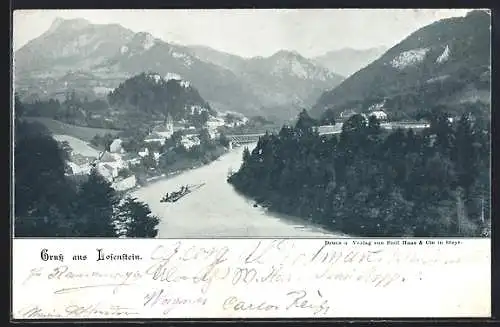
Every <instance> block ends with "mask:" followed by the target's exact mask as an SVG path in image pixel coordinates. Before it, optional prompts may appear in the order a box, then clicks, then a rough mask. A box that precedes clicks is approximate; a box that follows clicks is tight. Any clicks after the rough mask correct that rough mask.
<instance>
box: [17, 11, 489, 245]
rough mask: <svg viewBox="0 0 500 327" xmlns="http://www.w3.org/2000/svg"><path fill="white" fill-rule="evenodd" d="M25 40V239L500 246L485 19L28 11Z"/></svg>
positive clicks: (482, 14) (416, 14)
mask: <svg viewBox="0 0 500 327" xmlns="http://www.w3.org/2000/svg"><path fill="white" fill-rule="evenodd" d="M368 22H369V23H368ZM12 40H13V56H12V57H13V63H12V67H13V73H12V76H13V81H12V85H13V101H12V102H13V110H12V125H13V129H14V130H13V140H12V146H13V163H14V164H13V168H14V169H13V172H12V174H13V181H14V183H13V185H14V189H13V195H12V196H13V203H14V218H13V219H14V220H13V229H14V237H16V238H26V237H27V238H30V237H31V238H34V237H50V238H64V237H67V238H77V237H80V238H89V237H101V238H180V239H181V238H325V237H326V238H329V237H332V238H361V237H363V238H373V237H391V238H400V237H405V238H412V237H413V238H423V237H426V238H427V237H464V238H481V237H486V238H488V237H490V231H491V219H490V208H491V203H490V198H491V187H490V185H491V177H490V170H491V164H490V156H491V150H490V142H491V128H490V124H491V13H490V11H489V10H486V9H484V10H483V9H474V10H472V9H210V10H201V9H200V10H198V9H168V10H159V9H157V10H41V9H38V10H17V11H15V12H14V14H13V38H12Z"/></svg>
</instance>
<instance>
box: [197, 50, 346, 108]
mask: <svg viewBox="0 0 500 327" xmlns="http://www.w3.org/2000/svg"><path fill="white" fill-rule="evenodd" d="M190 49H191V53H192V54H193V55H195V56H196V57H198V58H199V59H201V60H203V61H205V62H209V63H213V64H216V65H218V66H221V67H224V68H226V69H229V70H230V71H232V72H233V73H234V74H235V75H237V76H239V77H240V79H241V81H242V83H243V84H244V85H245V87H247V88H248V89H251V90H252V92H253V93H254V94H255V95H257V97H258V98H259V99H260V100H261V101H262V102H263V103H264V104H265V106H266V107H267V108H268V109H270V110H269V111H272V112H273V113H274V114H275V115H279V116H281V117H295V116H296V115H297V113H298V112H300V110H301V109H302V108H304V107H309V106H311V105H312V104H314V101H315V100H316V99H317V98H318V97H319V96H320V95H321V93H322V92H323V91H325V90H328V89H331V88H333V87H335V86H336V85H338V84H339V83H340V82H341V81H342V80H343V77H342V76H340V75H337V74H335V73H333V72H331V71H330V70H328V69H327V68H324V67H322V66H320V65H318V64H316V63H314V62H313V61H312V60H310V59H307V58H305V57H303V56H302V55H300V54H299V53H297V52H295V51H285V50H281V51H278V52H276V53H275V54H273V55H272V56H270V57H253V58H242V57H239V56H236V55H232V54H228V53H225V52H220V51H217V50H214V49H211V48H209V47H204V46H194V47H191V48H190Z"/></svg>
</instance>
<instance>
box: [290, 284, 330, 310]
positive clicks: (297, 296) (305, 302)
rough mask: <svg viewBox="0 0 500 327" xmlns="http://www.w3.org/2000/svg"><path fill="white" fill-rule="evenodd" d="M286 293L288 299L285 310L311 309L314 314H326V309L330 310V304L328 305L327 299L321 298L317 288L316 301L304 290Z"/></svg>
mask: <svg viewBox="0 0 500 327" xmlns="http://www.w3.org/2000/svg"><path fill="white" fill-rule="evenodd" d="M286 295H287V297H288V298H289V301H290V302H289V304H288V305H287V306H286V310H290V309H311V310H313V314H314V315H318V314H327V313H328V311H329V310H330V306H329V305H328V300H327V299H323V295H322V294H321V292H320V291H319V290H318V291H317V297H319V300H318V299H317V300H316V301H314V300H313V299H312V298H313V296H308V294H307V292H306V291H305V290H299V291H291V292H288V293H287V294H286ZM318 302H320V303H318Z"/></svg>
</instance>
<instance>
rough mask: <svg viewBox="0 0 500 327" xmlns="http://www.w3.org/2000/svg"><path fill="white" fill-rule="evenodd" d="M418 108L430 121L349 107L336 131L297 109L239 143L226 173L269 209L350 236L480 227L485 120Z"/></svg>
mask: <svg viewBox="0 0 500 327" xmlns="http://www.w3.org/2000/svg"><path fill="white" fill-rule="evenodd" d="M423 116H425V118H426V119H428V120H429V121H430V128H428V129H425V130H423V131H420V132H416V131H413V130H401V129H398V130H393V131H385V130H382V129H381V128H380V123H379V122H378V121H377V119H376V118H374V117H370V119H369V120H367V119H366V118H364V117H363V116H361V115H354V116H352V117H350V118H349V119H348V120H347V121H346V122H345V123H344V125H343V129H342V133H341V134H340V135H339V137H337V136H320V135H319V134H317V132H315V129H314V126H315V125H316V124H317V122H316V121H315V120H314V119H312V118H311V117H309V115H308V113H307V112H306V111H303V112H301V113H300V115H299V119H298V120H297V123H296V125H295V126H293V127H290V126H284V127H283V128H282V129H281V131H280V132H279V133H278V134H277V135H274V134H266V135H265V136H263V137H261V138H260V140H259V142H258V144H257V146H256V147H255V149H253V151H251V152H250V151H249V150H248V149H245V151H244V154H243V163H242V166H241V167H240V169H239V171H238V172H236V173H234V174H232V175H231V176H229V178H228V182H230V183H231V184H232V185H233V186H234V187H235V188H236V189H237V190H238V191H240V192H242V193H244V194H245V195H248V196H251V197H253V198H254V199H256V200H257V202H259V203H261V204H262V205H263V206H265V207H268V208H269V209H270V210H275V211H278V212H282V213H285V214H290V215H295V216H299V217H306V218H307V219H308V220H309V221H311V222H314V223H317V224H319V225H322V226H324V227H325V228H327V229H330V230H332V231H340V232H344V233H346V234H349V235H352V236H363V237H372V236H390V237H398V236H415V237H431V236H444V237H445V236H479V235H481V233H483V232H484V231H485V230H487V226H488V225H489V213H490V139H489V137H490V136H489V135H490V128H489V121H488V120H485V119H483V118H482V117H481V116H480V115H476V116H475V115H473V114H470V113H465V114H463V115H462V116H461V117H460V119H457V120H454V121H452V120H451V119H449V118H450V117H449V116H448V115H447V114H445V113H443V112H442V111H438V110H433V111H432V112H428V113H426V115H423Z"/></svg>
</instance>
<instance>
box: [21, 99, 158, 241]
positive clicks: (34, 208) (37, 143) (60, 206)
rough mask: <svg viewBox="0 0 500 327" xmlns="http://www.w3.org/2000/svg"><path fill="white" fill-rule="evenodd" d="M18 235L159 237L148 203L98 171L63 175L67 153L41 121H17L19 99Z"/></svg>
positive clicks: (155, 221) (155, 220) (155, 218)
mask: <svg viewBox="0 0 500 327" xmlns="http://www.w3.org/2000/svg"><path fill="white" fill-rule="evenodd" d="M15 110H16V122H15V127H16V128H15V149H14V151H15V154H14V159H15V160H14V162H15V167H14V173H15V209H14V210H15V212H14V217H15V222H14V226H15V236H16V237H121V236H125V237H155V236H156V235H157V232H158V231H157V230H156V225H157V224H158V223H159V220H158V218H157V217H155V216H153V215H152V214H151V211H150V210H149V208H148V206H147V205H145V204H144V203H141V202H139V201H137V200H136V199H133V198H130V197H123V196H122V195H120V194H118V193H117V192H116V191H115V190H114V189H113V188H112V187H111V184H110V183H109V182H107V181H106V180H105V179H104V178H103V177H102V176H101V175H99V174H98V173H97V172H96V171H95V170H94V171H92V172H91V174H90V176H88V178H86V179H85V180H83V181H75V180H72V179H70V178H69V177H68V176H66V175H65V168H66V164H65V161H66V160H67V159H68V154H67V152H65V151H64V149H63V148H62V147H61V146H59V144H58V142H57V141H56V140H54V139H53V137H52V136H51V134H50V133H49V131H48V130H47V129H46V128H45V127H44V126H43V125H40V124H37V123H27V122H23V121H22V120H19V118H21V117H22V115H23V112H24V111H25V110H23V106H22V105H21V103H20V102H19V101H18V99H16V105H15Z"/></svg>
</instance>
